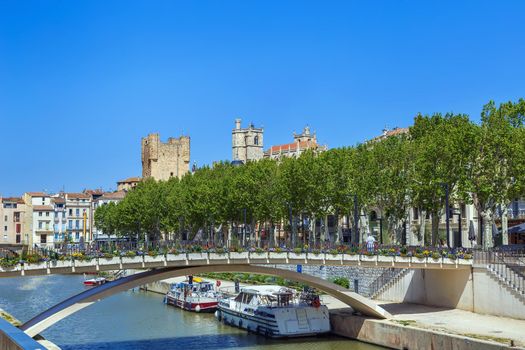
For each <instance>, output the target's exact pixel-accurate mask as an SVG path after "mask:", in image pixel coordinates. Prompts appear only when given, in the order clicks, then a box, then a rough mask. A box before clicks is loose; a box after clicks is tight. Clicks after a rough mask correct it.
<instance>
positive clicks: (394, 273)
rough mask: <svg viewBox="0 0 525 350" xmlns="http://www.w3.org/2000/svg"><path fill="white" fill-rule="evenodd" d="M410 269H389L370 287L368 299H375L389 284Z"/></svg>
mask: <svg viewBox="0 0 525 350" xmlns="http://www.w3.org/2000/svg"><path fill="white" fill-rule="evenodd" d="M406 271H408V269H395V268H387V269H385V270H384V271H383V273H381V275H379V276H378V277H377V278H376V279H375V280H374V282H372V283H371V284H370V286H369V287H368V295H367V296H368V297H370V298H374V297H375V296H377V294H378V293H379V292H380V290H381V289H382V288H383V287H384V286H386V285H387V284H388V283H390V282H391V281H393V280H394V279H395V278H396V277H399V276H401V275H402V274H404V273H405V272H406Z"/></svg>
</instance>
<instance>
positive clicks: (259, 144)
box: [232, 119, 264, 164]
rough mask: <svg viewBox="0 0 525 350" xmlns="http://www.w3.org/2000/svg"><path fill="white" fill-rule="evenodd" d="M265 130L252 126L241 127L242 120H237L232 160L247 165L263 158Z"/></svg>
mask: <svg viewBox="0 0 525 350" xmlns="http://www.w3.org/2000/svg"><path fill="white" fill-rule="evenodd" d="M263 134H264V130H263V128H256V127H255V126H254V125H253V124H250V126H249V127H247V128H242V127H241V119H235V129H233V130H232V160H233V162H242V163H244V164H246V162H249V161H256V160H259V159H262V158H263V141H264V140H263Z"/></svg>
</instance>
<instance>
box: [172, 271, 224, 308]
mask: <svg viewBox="0 0 525 350" xmlns="http://www.w3.org/2000/svg"><path fill="white" fill-rule="evenodd" d="M165 303H166V304H169V305H174V306H176V307H179V308H181V309H183V310H186V311H195V312H213V311H215V310H216V309H217V304H218V303H219V295H218V293H217V292H215V290H214V286H213V283H211V282H206V281H203V280H201V279H200V278H193V279H191V280H188V281H184V282H179V283H175V284H173V285H171V288H170V290H169V292H168V293H167V294H166V297H165Z"/></svg>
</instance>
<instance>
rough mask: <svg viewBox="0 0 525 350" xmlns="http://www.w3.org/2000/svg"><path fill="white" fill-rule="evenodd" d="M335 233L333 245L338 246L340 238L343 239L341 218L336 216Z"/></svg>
mask: <svg viewBox="0 0 525 350" xmlns="http://www.w3.org/2000/svg"><path fill="white" fill-rule="evenodd" d="M336 219H337V233H336V236H335V244H337V245H340V244H341V238H342V237H343V225H342V223H341V221H343V216H339V215H338V216H337V218H336Z"/></svg>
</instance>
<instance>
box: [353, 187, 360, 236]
mask: <svg viewBox="0 0 525 350" xmlns="http://www.w3.org/2000/svg"><path fill="white" fill-rule="evenodd" d="M354 239H355V243H357V244H359V242H360V240H359V209H358V207H357V194H354Z"/></svg>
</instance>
